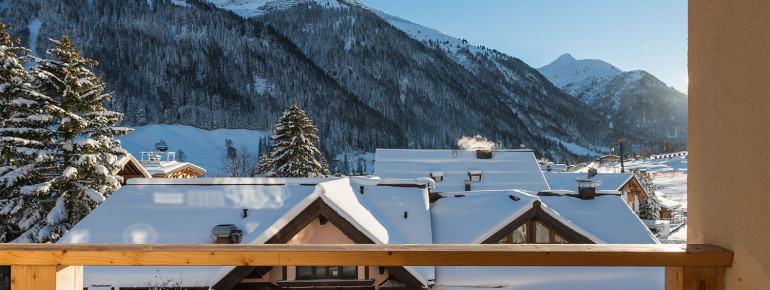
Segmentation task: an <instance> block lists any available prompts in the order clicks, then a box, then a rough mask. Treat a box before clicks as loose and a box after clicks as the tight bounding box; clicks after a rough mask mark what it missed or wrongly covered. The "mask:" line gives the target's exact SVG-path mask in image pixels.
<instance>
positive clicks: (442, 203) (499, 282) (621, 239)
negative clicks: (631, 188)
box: [431, 191, 663, 290]
mask: <svg viewBox="0 0 770 290" xmlns="http://www.w3.org/2000/svg"><path fill="white" fill-rule="evenodd" d="M458 194H461V193H458ZM462 194H466V195H465V196H462V197H454V196H453V195H449V194H445V195H446V196H447V197H444V198H441V199H439V200H437V201H436V202H435V203H434V204H433V207H432V209H431V218H432V220H433V229H434V236H433V240H434V242H435V243H459V244H466V243H479V242H481V241H484V240H485V239H486V238H487V237H489V236H490V235H492V234H494V233H495V232H497V231H499V230H500V229H501V228H502V227H503V226H505V225H507V224H508V223H510V222H512V221H513V220H515V219H516V218H517V217H518V216H520V215H522V214H524V213H525V212H527V210H529V209H530V208H531V207H532V206H533V204H534V203H535V202H536V201H540V202H541V203H542V204H541V207H542V208H543V210H544V211H545V212H546V213H547V214H549V215H551V216H552V217H554V218H556V219H557V220H559V221H560V222H562V223H563V224H564V225H566V226H568V227H570V228H571V229H573V230H575V231H577V232H578V233H581V234H583V235H585V236H587V237H589V238H590V239H591V240H595V241H597V242H599V243H613V244H614V243H618V244H625V243H643V244H650V243H657V240H656V239H655V237H654V236H653V235H652V233H650V231H649V230H648V229H647V228H646V227H645V226H644V224H643V223H642V222H641V221H640V220H639V219H638V218H637V217H636V215H635V214H634V213H633V212H632V211H631V209H629V208H628V206H627V205H626V204H625V203H624V202H623V200H622V199H621V198H620V197H619V196H614V195H613V196H597V197H596V198H594V199H592V200H581V199H579V198H575V197H570V196H536V195H535V194H534V193H531V192H529V193H528V192H523V191H488V192H468V193H462ZM509 195H513V196H516V197H518V198H519V199H518V200H514V199H512V198H510V197H509ZM436 286H437V287H435V288H437V289H441V290H460V289H463V290H472V289H484V288H495V289H660V288H662V287H663V268H620V267H443V266H441V267H436Z"/></svg>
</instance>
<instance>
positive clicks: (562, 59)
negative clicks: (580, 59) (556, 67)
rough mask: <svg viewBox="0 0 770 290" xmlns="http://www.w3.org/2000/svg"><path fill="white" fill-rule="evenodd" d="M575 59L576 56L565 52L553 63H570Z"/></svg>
mask: <svg viewBox="0 0 770 290" xmlns="http://www.w3.org/2000/svg"><path fill="white" fill-rule="evenodd" d="M573 61H575V58H574V57H572V55H571V54H569V53H565V54H562V55H561V56H559V58H557V59H556V60H554V61H553V62H552V63H551V64H554V63H570V62H573Z"/></svg>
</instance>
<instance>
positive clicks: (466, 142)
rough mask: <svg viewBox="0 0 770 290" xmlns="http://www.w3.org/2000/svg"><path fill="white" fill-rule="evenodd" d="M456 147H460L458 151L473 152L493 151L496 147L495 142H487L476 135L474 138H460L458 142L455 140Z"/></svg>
mask: <svg viewBox="0 0 770 290" xmlns="http://www.w3.org/2000/svg"><path fill="white" fill-rule="evenodd" d="M457 146H460V149H463V150H474V149H489V150H491V149H495V147H496V145H495V142H492V141H489V140H487V138H484V137H481V135H476V136H474V137H468V136H463V137H462V138H460V140H457Z"/></svg>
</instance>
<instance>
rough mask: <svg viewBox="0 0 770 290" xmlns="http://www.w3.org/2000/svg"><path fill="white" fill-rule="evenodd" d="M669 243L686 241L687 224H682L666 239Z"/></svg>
mask: <svg viewBox="0 0 770 290" xmlns="http://www.w3.org/2000/svg"><path fill="white" fill-rule="evenodd" d="M666 239H667V240H669V241H685V242H686V241H687V224H684V225H683V226H682V227H681V228H679V229H678V230H676V231H674V232H673V233H671V235H669V236H668V238H666Z"/></svg>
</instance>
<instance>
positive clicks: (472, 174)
mask: <svg viewBox="0 0 770 290" xmlns="http://www.w3.org/2000/svg"><path fill="white" fill-rule="evenodd" d="M468 179H470V181H473V182H477V181H481V170H471V171H468Z"/></svg>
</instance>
